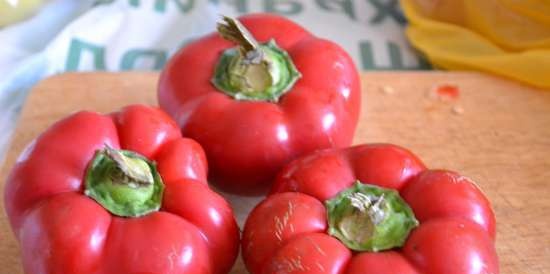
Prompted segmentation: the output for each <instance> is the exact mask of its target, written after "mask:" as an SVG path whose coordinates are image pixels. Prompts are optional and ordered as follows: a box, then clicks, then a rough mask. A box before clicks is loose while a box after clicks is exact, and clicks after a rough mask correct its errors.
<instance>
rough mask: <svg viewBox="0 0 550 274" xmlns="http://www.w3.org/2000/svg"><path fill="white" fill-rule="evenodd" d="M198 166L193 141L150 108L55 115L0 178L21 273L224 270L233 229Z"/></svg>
mask: <svg viewBox="0 0 550 274" xmlns="http://www.w3.org/2000/svg"><path fill="white" fill-rule="evenodd" d="M121 148H122V149H121ZM206 174H207V165H206V157H205V155H204V152H203V150H202V148H201V147H200V145H199V144H198V143H196V142H195V141H193V140H191V139H187V138H182V137H181V133H180V131H179V129H178V127H177V125H176V124H175V122H173V121H172V120H171V118H170V117H169V116H168V115H167V114H165V113H164V112H163V111H161V110H160V109H157V108H151V107H146V106H139V105H135V106H129V107H126V108H124V109H122V110H121V111H120V112H116V113H113V114H111V115H101V114H97V113H94V112H78V113H76V114H74V115H71V116H69V117H67V118H66V119H63V120H61V121H59V122H57V123H55V124H54V125H53V126H52V127H50V128H49V129H48V130H46V132H44V133H43V134H42V135H40V136H39V137H38V138H37V139H36V140H35V141H34V142H33V143H31V144H30V145H29V147H28V148H27V149H26V150H25V151H24V152H23V153H22V154H21V156H20V158H19V159H18V161H17V163H16V165H15V167H14V169H13V170H12V172H11V174H10V175H9V177H8V180H7V185H6V191H5V208H6V211H7V214H8V217H9V220H10V224H11V227H12V229H13V231H14V232H15V235H16V237H17V239H18V240H19V242H20V244H21V252H22V261H23V268H24V271H25V273H29V274H35V273H52V274H54V273H63V274H71V273H75V274H86V273H94V274H110V273H112V274H119V273H163V274H165V273H227V272H228V271H229V269H230V268H231V266H232V265H233V263H234V260H235V258H236V255H237V253H238V245H239V231H238V227H237V225H236V222H235V219H234V217H233V213H232V210H231V208H230V206H229V204H228V203H227V202H226V201H225V200H224V199H223V198H222V197H221V196H219V195H217V194H216V193H215V192H213V191H212V190H210V189H209V187H208V185H207V181H206Z"/></svg>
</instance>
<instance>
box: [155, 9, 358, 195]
mask: <svg viewBox="0 0 550 274" xmlns="http://www.w3.org/2000/svg"><path fill="white" fill-rule="evenodd" d="M224 20H225V22H224V23H222V24H219V26H218V31H219V33H220V34H221V35H220V34H217V33H213V34H210V35H208V36H206V37H203V38H201V39H198V40H196V41H195V42H192V43H190V44H188V45H187V46H186V47H185V48H183V49H182V50H181V51H180V52H178V53H177V54H176V55H175V56H174V57H173V58H172V59H171V60H170V62H169V63H168V64H167V66H166V68H165V69H164V71H163V72H162V75H161V78H160V82H159V94H158V99H159V104H160V106H161V107H162V108H163V109H164V110H166V111H167V112H168V113H169V114H170V115H171V116H172V117H174V118H175V120H176V121H177V122H178V123H179V125H180V126H181V128H182V131H183V133H184V135H186V136H190V137H191V138H193V139H195V140H197V141H198V142H199V143H200V144H201V145H202V146H203V147H204V149H205V151H206V155H207V157H208V161H209V164H210V168H211V174H210V179H211V182H213V183H215V184H217V185H218V186H219V187H221V188H222V189H224V190H226V191H230V192H234V193H239V194H258V193H260V192H262V191H266V190H268V189H269V183H271V182H272V180H273V178H274V176H275V175H276V173H277V171H278V170H279V169H280V168H281V167H282V166H283V165H284V164H286V163H287V162H289V161H290V160H292V159H294V158H296V157H298V156H300V155H302V154H305V153H308V152H311V151H314V150H317V149H320V148H331V147H344V146H348V145H349V144H350V143H351V141H352V138H353V133H354V131H355V127H356V125H357V119H358V115H359V105H360V84H359V77H358V73H357V70H356V68H355V66H354V64H353V61H352V59H351V58H350V57H349V56H348V54H347V53H346V52H345V51H344V50H343V49H342V48H340V47H339V46H338V45H336V44H335V43H332V42H330V41H327V40H324V39H321V38H317V37H315V36H313V35H312V34H310V33H309V32H307V31H306V30H304V29H303V28H302V27H300V26H299V25H297V24H295V23H293V22H291V21H289V20H287V19H285V18H283V17H279V16H275V15H267V14H256V15H247V16H243V17H241V18H240V19H239V21H240V22H242V24H241V23H239V21H237V20H234V19H231V18H227V17H226V18H224ZM245 26H246V28H245ZM222 37H223V38H222ZM224 38H225V39H224ZM228 40H229V41H228ZM230 41H231V42H230ZM258 41H260V42H258ZM232 42H234V43H232ZM235 43H236V44H237V46H235Z"/></svg>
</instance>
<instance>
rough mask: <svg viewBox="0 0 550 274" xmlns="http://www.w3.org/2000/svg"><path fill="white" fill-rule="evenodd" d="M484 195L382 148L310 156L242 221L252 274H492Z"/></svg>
mask: <svg viewBox="0 0 550 274" xmlns="http://www.w3.org/2000/svg"><path fill="white" fill-rule="evenodd" d="M494 240H495V216H494V213H493V210H492V209H491V205H490V203H489V201H488V200H487V198H486V197H485V196H484V195H483V193H482V192H481V190H480V189H479V188H478V187H477V186H476V185H475V183H474V182H473V181H471V180H470V179H468V178H466V177H464V176H461V175H459V174H457V173H455V172H452V171H445V170H429V169H426V167H425V166H424V164H423V163H422V162H421V161H420V160H419V159H418V158H417V157H416V156H414V155H413V154H412V153H411V152H409V151H407V150H405V149H403V148H400V147H397V146H394V145H387V144H372V145H360V146H355V147H351V148H347V149H343V150H339V149H331V150H322V151H317V152H315V153H313V154H311V155H309V156H305V157H302V158H299V159H297V160H295V161H293V162H292V163H290V164H289V165H287V166H286V167H285V168H284V169H283V170H282V171H281V172H280V173H279V175H278V176H277V180H276V182H275V183H274V186H273V189H272V192H271V194H270V195H269V196H268V197H267V198H266V199H265V200H264V201H263V202H261V203H260V204H259V205H258V206H256V208H255V209H254V210H253V211H252V213H251V214H250V215H249V217H248V219H247V221H246V224H245V228H244V232H243V241H242V254H243V259H244V262H245V264H246V266H247V268H248V270H249V271H250V272H251V273H252V274H258V273H262V274H268V273H318V274H322V273H347V274H369V273H372V274H374V273H376V274H393V273H400V274H442V273H445V274H465V273H468V274H489V273H491V274H498V271H499V268H498V259H497V255H496V252H495V247H494Z"/></svg>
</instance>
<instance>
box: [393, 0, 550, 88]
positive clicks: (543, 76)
mask: <svg viewBox="0 0 550 274" xmlns="http://www.w3.org/2000/svg"><path fill="white" fill-rule="evenodd" d="M401 6H402V7H403V10H404V11H405V15H406V16H407V19H408V20H409V26H408V28H407V36H408V38H409V40H410V41H411V43H412V44H413V45H414V46H415V47H416V48H417V49H419V50H420V51H421V52H422V53H424V54H425V55H426V56H427V57H428V59H429V60H430V62H431V63H432V64H434V65H435V66H437V67H441V68H444V69H450V70H479V71H485V72H490V73H494V74H498V75H502V76H505V77H509V78H513V79H516V80H519V81H522V82H524V83H528V84H531V85H534V86H538V87H541V88H547V89H550V0H401Z"/></svg>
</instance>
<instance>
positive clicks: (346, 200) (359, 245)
mask: <svg viewBox="0 0 550 274" xmlns="http://www.w3.org/2000/svg"><path fill="white" fill-rule="evenodd" d="M325 203H326V207H327V216H328V223H329V229H328V233H329V234H330V235H332V236H334V237H336V238H338V239H339V240H340V241H341V242H342V243H344V245H346V246H347V247H349V248H350V249H353V250H357V251H373V252H377V251H382V250H387V249H391V248H394V247H401V246H403V244H404V243H405V241H406V240H407V237H408V235H409V233H410V231H411V230H412V229H413V228H415V227H416V226H418V221H417V220H416V218H415V216H414V213H413V211H412V209H411V208H410V207H409V205H408V204H407V203H406V202H405V201H404V200H403V199H402V198H401V197H400V196H399V193H398V192H397V191H395V190H393V189H387V188H382V187H378V186H374V185H368V184H362V183H361V182H359V181H357V182H356V183H355V184H354V185H353V186H352V187H350V188H348V189H346V190H344V191H342V192H340V193H339V194H338V195H337V196H336V197H334V198H333V199H330V200H328V201H326V202H325Z"/></svg>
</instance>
